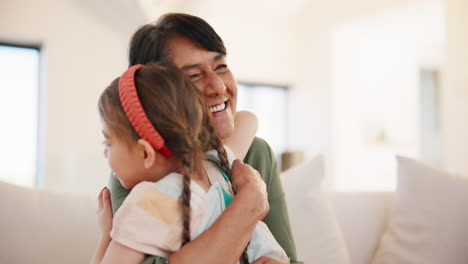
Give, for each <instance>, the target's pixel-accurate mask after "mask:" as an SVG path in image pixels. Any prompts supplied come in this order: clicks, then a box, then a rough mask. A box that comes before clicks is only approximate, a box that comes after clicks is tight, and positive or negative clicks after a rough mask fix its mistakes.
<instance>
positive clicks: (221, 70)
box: [215, 64, 227, 73]
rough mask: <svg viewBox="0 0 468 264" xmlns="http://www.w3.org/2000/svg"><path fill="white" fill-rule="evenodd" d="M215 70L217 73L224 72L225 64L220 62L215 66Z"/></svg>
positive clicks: (225, 69)
mask: <svg viewBox="0 0 468 264" xmlns="http://www.w3.org/2000/svg"><path fill="white" fill-rule="evenodd" d="M215 71H216V72H217V73H225V72H226V71H227V65H226V64H220V65H218V66H216V68H215Z"/></svg>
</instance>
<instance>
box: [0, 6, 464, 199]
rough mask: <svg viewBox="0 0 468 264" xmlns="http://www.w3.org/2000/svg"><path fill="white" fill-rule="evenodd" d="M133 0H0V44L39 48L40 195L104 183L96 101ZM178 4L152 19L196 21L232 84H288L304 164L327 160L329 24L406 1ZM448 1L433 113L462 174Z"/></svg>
mask: <svg viewBox="0 0 468 264" xmlns="http://www.w3.org/2000/svg"><path fill="white" fill-rule="evenodd" d="M137 2H138V1H134V2H132V1H117V2H115V3H114V4H116V5H118V8H115V7H112V8H108V7H106V4H104V3H103V4H99V3H100V2H99V1H92V0H69V1H59V0H44V1H34V0H3V1H0V40H17V41H21V42H36V43H37V42H39V43H42V44H43V47H44V49H43V54H44V70H45V71H44V73H43V77H44V78H43V81H44V85H43V88H44V89H46V90H45V95H46V97H45V98H44V101H43V103H44V111H43V113H44V119H43V123H42V124H43V128H44V133H43V135H44V139H45V141H44V142H45V146H44V148H43V149H44V150H45V153H42V155H41V158H42V159H43V160H44V161H45V163H44V164H43V169H44V170H43V172H44V182H43V185H44V186H45V187H46V188H49V189H55V190H66V191H76V192H90V193H92V192H96V191H97V189H98V188H99V186H101V185H103V184H105V182H106V181H107V174H108V171H109V170H108V168H107V164H106V162H105V160H104V158H103V157H102V147H101V144H100V143H101V141H102V139H101V136H100V134H99V133H100V132H99V120H98V116H97V112H96V100H97V97H98V95H99V93H100V91H101V90H102V89H103V88H104V87H105V86H106V85H107V84H108V83H109V82H110V80H111V79H112V78H114V77H115V76H116V75H118V74H119V73H120V72H121V71H122V70H123V69H124V68H125V67H126V61H125V60H126V51H127V44H128V38H129V36H130V34H131V32H132V31H133V29H135V28H136V27H137V26H138V25H140V24H142V23H144V22H145V18H143V15H142V14H139V13H138V14H137V15H136V16H134V15H132V14H135V10H134V9H135V6H131V7H128V6H125V5H128V4H129V3H137ZM140 2H141V1H140ZM183 2H186V1H178V2H177V5H176V4H174V5H171V7H170V8H167V7H166V8H161V9H158V12H159V13H161V12H163V11H185V12H190V13H194V14H197V15H200V16H202V17H204V18H206V19H207V20H208V22H209V23H211V24H212V25H213V26H214V27H215V29H216V30H217V31H219V33H220V35H221V36H222V37H223V39H224V40H225V42H226V45H227V48H228V51H229V55H228V60H229V62H230V65H231V67H232V68H233V71H234V72H235V74H236V77H237V79H238V80H241V81H250V82H264V83H273V84H275V83H276V84H287V85H289V86H290V88H291V90H290V91H291V93H290V96H289V102H290V109H289V124H290V125H289V138H288V140H289V141H288V144H289V147H290V148H291V149H292V150H303V151H305V152H306V158H311V157H312V156H314V155H315V154H317V153H324V154H325V157H326V158H327V162H330V159H329V157H330V151H331V145H332V138H331V134H332V129H333V128H332V122H331V120H332V92H331V91H332V90H331V89H332V49H331V45H332V40H331V39H332V36H331V34H332V30H333V27H334V25H336V24H339V23H343V22H345V21H352V20H353V19H356V18H358V17H362V16H366V15H371V14H374V13H377V12H379V11H382V10H385V9H387V8H391V7H398V6H400V5H402V4H405V3H409V2H414V1H413V0H382V1H374V0H357V1H347V0H334V1H328V0H320V1H309V2H303V3H304V4H303V5H302V6H301V7H300V8H296V9H290V7H289V5H288V7H285V8H284V10H282V9H276V11H275V10H272V9H271V8H270V9H268V8H267V7H271V6H270V5H265V8H263V7H261V6H258V7H255V8H251V9H249V3H250V2H251V1H240V2H241V3H244V5H241V4H239V5H237V6H236V5H235V4H234V2H233V1H227V2H226V1H222V2H221V1H215V0H204V1H195V2H190V3H191V4H190V5H187V3H183ZM236 3H237V2H236ZM295 3H296V4H297V3H298V1H295ZM448 3H449V8H448V10H447V12H448V15H447V17H448V27H449V29H448V38H449V46H448V50H449V53H448V57H449V59H448V60H447V67H448V69H449V70H450V72H451V73H450V72H449V73H448V74H447V79H446V85H444V87H449V88H447V89H446V92H445V93H444V94H443V100H444V102H450V104H449V103H444V106H443V107H444V117H445V119H446V120H445V123H444V127H445V130H444V135H445V136H444V138H445V139H446V140H445V148H444V156H445V158H446V160H447V166H448V167H450V168H453V169H456V170H460V171H465V172H467V171H468V168H467V166H468V165H465V164H464V163H463V160H464V158H465V157H466V155H465V157H464V156H463V154H465V153H464V152H463V151H465V149H468V143H467V142H465V143H464V142H463V139H464V138H466V135H468V133H467V132H468V125H464V123H463V118H464V116H466V115H463V114H464V113H465V112H468V110H466V109H465V108H464V105H463V102H464V101H466V99H467V98H466V97H467V90H466V88H467V87H466V85H465V86H464V85H463V83H464V82H465V81H466V78H468V77H466V76H468V74H466V71H467V67H466V66H467V65H466V63H467V62H466V61H468V60H467V59H468V50H466V47H467V46H468V45H466V44H468V43H467V42H468V37H467V35H466V33H464V32H465V31H463V29H462V27H460V26H459V25H468V18H467V17H468V15H467V14H463V12H464V10H468V3H464V1H463V0H448ZM124 4H125V5H124ZM178 5H179V6H178ZM180 5H185V6H184V7H182V6H180ZM337 6H340V8H336V7H337ZM132 8H133V9H132ZM117 9H118V10H117ZM90 10H94V11H93V12H90ZM99 10H101V11H99ZM260 11H261V12H273V13H274V14H275V15H274V16H272V17H271V18H269V19H266V20H265V19H262V18H260V17H259V14H260V13H258V12H260ZM283 11H284V12H283ZM125 15H127V16H129V17H125ZM157 15H158V14H156V13H153V15H151V14H150V15H149V17H153V18H156V17H157ZM135 17H137V18H135ZM140 17H141V18H140ZM80 76H84V77H80ZM463 89H464V90H463ZM463 96H464V97H463ZM466 174H468V173H466Z"/></svg>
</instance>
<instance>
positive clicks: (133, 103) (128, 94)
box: [119, 64, 173, 159]
mask: <svg viewBox="0 0 468 264" xmlns="http://www.w3.org/2000/svg"><path fill="white" fill-rule="evenodd" d="M141 67H143V65H141V64H138V65H135V66H132V67H130V68H128V70H126V71H125V72H124V73H123V74H122V76H121V77H120V80H119V96H120V102H121V103H122V107H123V109H124V111H125V114H126V115H127V117H128V120H129V121H130V123H131V124H132V125H133V127H134V128H135V130H136V132H137V133H138V135H140V137H141V138H143V139H144V140H146V141H148V142H149V143H150V144H151V146H153V148H155V149H156V150H157V151H158V152H159V153H161V154H162V155H163V156H164V157H166V158H168V159H169V158H171V157H172V155H173V154H172V152H171V151H170V150H169V149H168V148H167V147H166V145H165V144H164V138H162V137H161V135H160V134H159V133H158V131H157V130H156V129H155V128H154V127H153V125H152V124H151V121H149V119H148V117H147V116H146V114H145V111H144V110H143V106H142V105H141V102H140V100H139V99H138V94H137V90H136V86H135V73H136V71H138V69H140V68H141Z"/></svg>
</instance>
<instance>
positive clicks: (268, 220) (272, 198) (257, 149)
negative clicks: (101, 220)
mask: <svg viewBox="0 0 468 264" xmlns="http://www.w3.org/2000/svg"><path fill="white" fill-rule="evenodd" d="M244 163H247V164H249V165H250V166H252V167H253V168H254V169H256V170H257V171H258V172H259V173H260V175H261V176H262V178H263V180H264V181H265V184H266V186H267V192H268V202H269V204H270V211H269V212H268V214H267V216H266V217H265V219H263V221H264V222H265V224H266V225H267V226H268V228H269V229H270V231H271V233H272V234H273V236H274V237H275V239H276V241H278V243H279V244H280V245H281V247H283V249H284V251H285V252H286V254H287V255H288V257H289V258H290V260H291V263H295V262H298V261H297V256H296V246H295V245H294V240H293V237H292V233H291V228H290V225H289V216H288V211H287V207H286V201H285V198H284V192H283V187H282V185H281V179H280V177H279V171H278V166H277V162H276V158H275V156H274V154H273V151H272V150H271V148H270V146H269V145H268V143H267V142H266V141H265V140H263V139H261V138H255V139H254V141H253V143H252V145H251V146H250V149H249V152H248V153H247V155H246V156H245V158H244ZM109 190H110V194H111V203H112V209H113V211H114V213H115V212H116V211H117V209H118V208H119V207H120V206H121V205H122V203H123V201H124V199H125V197H127V195H128V194H129V193H130V191H129V190H127V189H125V188H124V187H123V186H122V185H121V184H120V182H119V181H118V180H117V179H116V178H115V177H112V176H111V177H110V181H109ZM143 263H144V264H165V263H168V259H167V258H162V257H158V256H147V257H146V258H145V260H144V261H143Z"/></svg>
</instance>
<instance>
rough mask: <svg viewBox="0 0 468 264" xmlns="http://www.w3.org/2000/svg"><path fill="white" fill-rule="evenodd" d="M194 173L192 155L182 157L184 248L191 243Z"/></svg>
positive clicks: (187, 154)
mask: <svg viewBox="0 0 468 264" xmlns="http://www.w3.org/2000/svg"><path fill="white" fill-rule="evenodd" d="M191 173H192V159H191V154H190V153H186V154H184V155H182V174H183V176H184V178H183V190H182V217H183V232H182V246H183V245H185V244H186V243H187V242H189V241H190V219H191V208H190V199H191V196H192V192H191V190H190V174H191Z"/></svg>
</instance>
